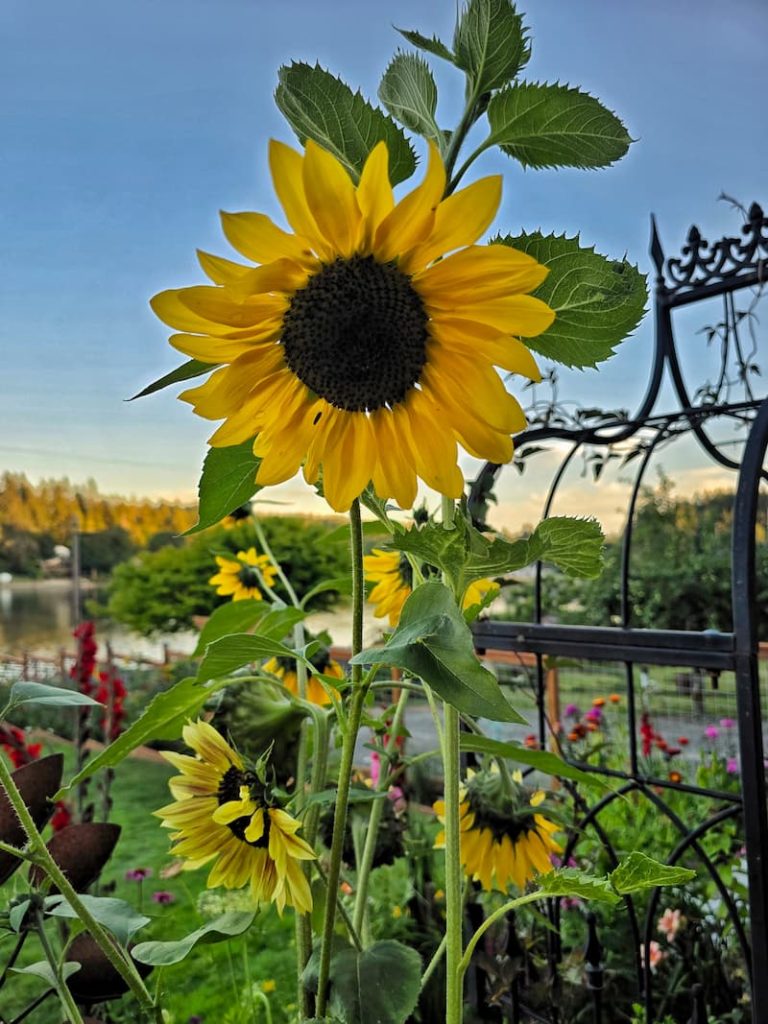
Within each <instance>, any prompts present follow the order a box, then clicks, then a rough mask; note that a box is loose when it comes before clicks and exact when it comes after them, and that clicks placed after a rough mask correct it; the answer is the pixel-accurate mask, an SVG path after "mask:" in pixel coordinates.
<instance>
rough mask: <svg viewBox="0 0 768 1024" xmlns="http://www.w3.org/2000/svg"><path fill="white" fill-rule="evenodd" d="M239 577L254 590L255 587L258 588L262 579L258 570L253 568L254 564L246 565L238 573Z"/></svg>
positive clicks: (244, 584) (245, 585)
mask: <svg viewBox="0 0 768 1024" xmlns="http://www.w3.org/2000/svg"><path fill="white" fill-rule="evenodd" d="M237 578H238V579H239V580H240V582H241V583H242V584H243V586H244V587H247V588H248V589H249V590H252V589H253V588H254V587H255V588H256V589H258V587H259V585H260V583H261V579H260V578H259V574H258V572H257V571H256V570H255V569H254V568H253V566H252V565H244V566H243V567H242V569H241V570H240V572H239V573H238V574H237Z"/></svg>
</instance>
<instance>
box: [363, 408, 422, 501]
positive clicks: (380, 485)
mask: <svg viewBox="0 0 768 1024" xmlns="http://www.w3.org/2000/svg"><path fill="white" fill-rule="evenodd" d="M371 427H372V428H373V432H374V437H375V443H376V453H377V459H378V461H377V463H376V466H375V468H374V471H373V486H374V489H375V491H376V493H377V494H378V495H379V497H380V498H389V497H392V498H394V499H395V501H396V502H397V503H398V505H399V506H400V508H403V509H408V508H412V507H413V503H414V501H415V500H416V493H417V490H418V482H417V480H416V471H415V469H414V467H413V461H412V457H411V454H410V452H411V444H410V442H409V439H408V438H405V437H402V436H400V435H398V433H397V431H396V430H395V420H394V417H393V415H392V412H391V411H390V410H389V409H377V410H376V411H375V412H374V413H372V415H371Z"/></svg>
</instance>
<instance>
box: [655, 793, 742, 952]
mask: <svg viewBox="0 0 768 1024" xmlns="http://www.w3.org/2000/svg"><path fill="white" fill-rule="evenodd" d="M638 789H639V791H640V792H642V793H643V794H644V795H645V796H646V798H647V799H648V800H650V801H651V803H653V804H655V805H656V807H658V808H659V810H660V811H661V812H662V814H664V815H666V817H667V818H669V820H670V821H671V822H672V824H673V825H674V826H675V828H676V829H677V830H678V832H679V833H680V835H682V836H687V835H688V834H689V829H688V827H687V826H686V824H685V822H684V821H683V820H682V819H681V818H679V817H678V816H677V814H675V812H674V811H673V810H672V808H671V807H670V806H669V805H668V804H667V803H666V802H665V801H664V800H662V799H661V797H660V796H658V794H656V793H654V792H653V790H650V789H648V787H647V786H642V785H641V786H639V787H638ZM690 845H691V847H692V848H693V850H694V851H695V853H696V856H697V857H698V858H699V860H700V861H701V862H702V864H703V865H704V867H705V868H706V869H707V871H708V872H709V876H710V878H711V879H712V881H713V882H714V883H715V887H716V888H717V891H718V892H719V893H720V899H721V900H722V901H723V903H724V904H725V905H726V907H727V908H728V913H729V915H730V917H731V919H732V921H733V926H734V930H735V932H736V935H737V937H738V940H739V945H740V947H741V950H742V953H743V954H744V959H745V961H746V963H747V965H748V968H747V969H749V963H750V947H749V942H748V940H747V936H746V933H745V931H744V926H743V925H742V923H741V918H740V917H739V914H738V911H737V910H736V905H735V903H734V902H733V898H732V896H731V894H730V892H728V887H727V886H726V884H725V882H724V881H723V880H722V878H721V877H720V873H719V872H718V870H717V868H716V867H715V865H714V864H713V863H712V859H711V857H710V856H709V854H708V853H707V851H706V850H705V849H704V848H703V847H702V846H701V844H700V843H699V841H698V839H693V840H692V841H691V843H690Z"/></svg>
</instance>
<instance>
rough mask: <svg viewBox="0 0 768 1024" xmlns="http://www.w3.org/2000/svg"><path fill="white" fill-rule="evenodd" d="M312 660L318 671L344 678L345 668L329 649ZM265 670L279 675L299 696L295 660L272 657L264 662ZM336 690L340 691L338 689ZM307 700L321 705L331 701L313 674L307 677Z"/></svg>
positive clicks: (286, 686)
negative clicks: (330, 653) (332, 655)
mask: <svg viewBox="0 0 768 1024" xmlns="http://www.w3.org/2000/svg"><path fill="white" fill-rule="evenodd" d="M310 660H311V662H312V665H313V666H314V667H315V669H316V670H317V671H318V672H322V674H323V675H325V676H333V677H334V679H343V678H344V669H343V668H342V667H341V665H340V664H339V663H338V661H334V660H333V658H331V657H330V656H329V655H328V653H327V651H326V652H325V653H324V654H323V653H322V652H321V657H320V658H318V657H317V656H315V657H313V658H311V659H310ZM264 671H265V672H271V673H272V675H273V676H277V678H278V679H279V680H280V682H281V683H282V684H283V686H284V687H285V688H286V689H287V690H290V691H291V693H293V694H295V695H296V696H297V697H298V695H299V679H298V676H297V675H296V667H295V662H294V661H292V660H289V659H288V658H270V659H269V661H265V662H264ZM336 692H337V693H338V691H336ZM307 700H308V701H309V702H310V704H319V705H320V706H321V707H324V706H325V705H326V704H330V703H331V698H330V696H329V694H328V691H327V690H326V689H325V687H324V686H323V684H322V683H321V682H320V680H319V679H317V678H315V676H313V675H310V676H309V678H308V679H307Z"/></svg>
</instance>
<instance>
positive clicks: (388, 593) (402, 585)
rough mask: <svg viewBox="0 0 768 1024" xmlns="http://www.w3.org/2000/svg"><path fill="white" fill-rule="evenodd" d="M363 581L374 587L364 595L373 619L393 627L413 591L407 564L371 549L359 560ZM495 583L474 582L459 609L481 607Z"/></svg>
mask: <svg viewBox="0 0 768 1024" xmlns="http://www.w3.org/2000/svg"><path fill="white" fill-rule="evenodd" d="M363 567H364V569H365V578H366V579H367V580H368V581H369V582H370V583H375V584H376V586H375V587H374V588H373V590H372V591H371V592H370V594H369V595H368V600H369V601H371V602H372V603H373V605H374V610H373V614H374V616H375V618H377V619H383V618H384V616H385V615H388V616H389V624H390V626H396V625H397V623H398V622H399V620H400V612H401V611H402V610H403V605H404V604H405V602H406V601H407V600H408V598H409V597H410V595H411V592H412V590H413V570H412V569H411V563H410V562H409V561H408V559H407V558H406V556H405V555H404V554H401V553H400V552H399V551H383V550H382V549H381V548H373V550H372V551H371V554H370V555H366V556H365V557H364V558H363ZM498 590H499V584H498V583H494V581H493V580H475V581H474V582H472V583H470V585H469V586H468V587H467V591H466V593H465V595H464V600H463V602H462V607H463V608H464V609H465V610H466V609H467V608H471V607H472V605H474V604H481V603H482V601H483V600H484V598H485V597H486V595H487V594H490V593H496V592H497V591H498Z"/></svg>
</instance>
